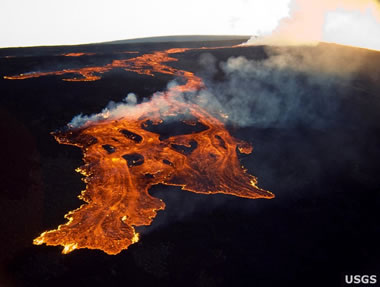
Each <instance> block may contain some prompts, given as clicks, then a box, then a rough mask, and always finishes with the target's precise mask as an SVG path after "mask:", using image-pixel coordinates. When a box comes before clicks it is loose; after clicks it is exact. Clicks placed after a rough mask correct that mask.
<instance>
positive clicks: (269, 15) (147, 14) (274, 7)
mask: <svg viewBox="0 0 380 287" xmlns="http://www.w3.org/2000/svg"><path fill="white" fill-rule="evenodd" d="M289 2H290V1H289V0H265V1H263V0H234V1H232V0H227V1H226V0H192V1H180V0H159V1H157V0H128V1H127V0H124V1H121V0H65V1H56V0H1V1H0V33H1V37H0V47H21V46H39V45H70V44H83V43H94V42H103V41H112V40H123V39H133V38H141V37H151V36H168V35H256V34H263V33H268V32H270V31H272V30H273V29H274V28H275V27H276V26H277V24H278V22H279V20H280V19H281V18H284V17H287V16H288V15H289V13H290V12H289V11H290V10H289Z"/></svg>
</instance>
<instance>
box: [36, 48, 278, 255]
mask: <svg viewBox="0 0 380 287" xmlns="http://www.w3.org/2000/svg"><path fill="white" fill-rule="evenodd" d="M186 50H187V49H169V50H166V51H161V52H154V53H152V54H145V55H142V56H140V57H136V58H133V59H128V60H115V61H113V63H112V65H110V66H107V68H103V70H102V69H100V67H97V69H98V70H97V71H98V72H99V71H102V72H104V71H106V70H107V69H111V68H112V67H123V68H125V69H126V70H128V71H134V72H137V73H139V74H145V75H153V73H164V74H170V75H177V76H179V77H182V78H184V79H186V83H185V84H184V85H179V86H175V87H172V88H170V89H168V90H167V91H166V92H164V93H156V94H155V95H154V96H153V98H152V99H151V100H150V101H149V102H144V103H141V104H138V105H133V106H132V105H129V106H128V105H127V106H125V107H124V109H125V112H124V113H122V115H121V116H115V115H113V116H110V115H108V114H102V115H101V116H102V120H96V121H88V122H87V123H85V124H84V125H82V126H81V127H80V128H73V127H70V126H69V127H68V128H67V129H66V130H65V131H60V132H55V133H53V135H54V136H55V138H56V140H57V141H58V142H59V143H61V144H68V145H74V146H78V147H80V148H81V149H82V151H83V155H84V156H83V161H84V165H83V166H82V167H80V168H78V169H77V171H78V172H80V173H81V174H82V175H84V176H85V179H84V181H85V183H86V190H84V191H82V193H81V195H80V196H79V197H80V199H82V200H83V201H85V202H86V203H85V204H83V205H82V206H81V207H79V208H78V209H76V210H74V211H70V212H69V213H68V214H66V215H65V218H67V219H68V222H67V223H65V224H63V225H60V226H59V227H58V228H57V229H55V230H51V231H47V232H44V233H42V234H41V235H40V236H39V237H38V238H36V239H35V240H34V244H37V245H40V244H43V243H45V244H46V245H61V246H63V247H64V249H63V253H65V254H66V253H69V252H71V251H73V250H75V249H77V248H89V249H100V250H103V251H104V252H106V253H107V254H118V253H119V252H121V251H122V250H123V249H126V248H128V246H129V245H131V244H133V243H135V242H137V241H138V239H139V236H138V233H136V232H135V229H134V227H135V226H142V225H149V224H151V222H152V220H153V218H154V217H155V216H156V213H157V211H158V210H162V209H164V208H165V204H164V202H163V201H162V200H160V199H158V198H154V197H152V196H151V195H150V194H149V193H148V190H149V188H150V187H152V186H153V185H157V184H160V183H161V184H165V185H174V186H180V187H181V188H182V189H183V190H187V191H191V192H195V193H204V194H215V193H224V194H231V195H235V196H239V197H245V198H268V199H269V198H273V197H274V195H273V194H272V193H270V192H268V191H266V190H263V189H260V188H259V187H257V185H256V184H257V180H256V178H255V177H254V176H252V175H250V174H248V173H246V170H245V169H244V168H243V167H242V166H241V165H240V163H239V160H238V156H237V150H239V151H240V152H241V153H246V154H249V153H251V151H252V147H251V146H250V145H249V144H247V143H245V142H243V141H239V140H237V139H235V138H233V137H232V136H231V135H230V134H229V132H228V131H227V129H226V128H225V126H224V124H223V123H222V122H221V121H220V120H219V119H217V118H216V117H215V116H213V115H211V114H210V113H209V112H207V111H206V110H204V109H203V108H201V107H199V106H198V105H196V104H194V103H192V102H190V101H189V102H184V101H180V100H179V97H178V94H179V93H181V92H191V91H194V90H199V89H201V88H203V82H202V80H201V79H200V78H198V77H196V76H195V75H194V74H193V73H192V72H188V71H184V70H178V69H175V68H173V67H169V66H167V65H165V64H164V63H166V62H169V61H176V60H177V59H175V58H172V57H170V56H169V55H171V54H175V53H180V52H183V51H186ZM78 72H79V71H78ZM80 73H81V74H82V75H83V76H84V77H85V78H87V77H91V76H92V77H93V76H94V75H93V74H91V72H88V73H87V72H83V69H82V70H81V72H80ZM173 123H174V127H177V129H176V132H172V134H170V135H163V134H162V133H161V132H160V128H161V131H162V129H164V130H166V131H167V130H168V129H172V127H173ZM165 124H167V126H166V127H165Z"/></svg>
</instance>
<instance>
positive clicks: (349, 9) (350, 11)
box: [247, 0, 380, 50]
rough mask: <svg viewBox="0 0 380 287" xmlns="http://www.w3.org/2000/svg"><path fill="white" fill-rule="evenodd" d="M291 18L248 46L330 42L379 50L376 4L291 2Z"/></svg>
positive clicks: (361, 0) (379, 7)
mask: <svg viewBox="0 0 380 287" xmlns="http://www.w3.org/2000/svg"><path fill="white" fill-rule="evenodd" d="M289 5H290V7H291V11H290V17H286V18H283V19H282V20H281V21H279V23H278V26H277V28H276V29H275V30H274V31H272V32H271V33H270V34H268V35H263V36H262V37H252V38H251V39H250V40H249V41H248V42H247V44H258V45H261V44H264V45H300V44H302V45H304V44H317V43H319V42H330V43H337V44H342V45H348V46H355V47H362V48H367V49H372V50H380V2H379V1H377V0H319V1H310V0H292V1H290V4H289Z"/></svg>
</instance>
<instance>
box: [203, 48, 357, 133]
mask: <svg viewBox="0 0 380 287" xmlns="http://www.w3.org/2000/svg"><path fill="white" fill-rule="evenodd" d="M266 53H267V55H268V57H267V58H266V59H262V60H249V59H247V58H245V57H243V56H240V57H231V58H229V59H228V60H227V61H226V62H221V63H220V64H219V69H220V70H221V71H222V72H223V74H224V79H223V80H222V81H216V80H214V78H213V77H212V76H210V75H212V74H213V71H215V70H216V67H217V66H218V64H217V60H216V59H215V58H213V56H212V55H211V54H208V55H207V56H205V55H203V56H202V57H201V58H200V62H201V65H203V66H204V67H207V69H206V72H205V74H204V75H205V77H204V80H205V83H206V87H207V89H206V90H203V91H201V92H200V93H199V95H198V98H197V101H198V104H199V105H201V106H203V107H204V108H206V109H207V110H209V111H214V112H219V111H222V112H223V113H225V114H227V115H228V118H229V123H230V124H232V125H234V126H239V127H246V126H254V127H257V128H268V127H276V128H280V127H294V126H296V125H300V124H302V125H307V126H309V127H311V128H324V127H327V126H331V125H332V124H333V123H334V122H335V121H336V118H337V115H338V110H339V108H340V106H339V103H340V101H341V100H342V99H343V97H345V96H346V94H347V93H346V92H347V89H348V88H350V87H351V84H350V82H351V80H352V79H353V78H355V77H356V76H357V74H358V71H359V70H360V67H361V66H362V60H363V57H362V56H361V55H360V53H358V54H357V55H355V56H353V54H352V50H351V49H349V48H344V47H339V48H338V47H337V46H329V45H320V46H318V47H300V48H297V47H292V48H285V47H277V48H276V47H266Z"/></svg>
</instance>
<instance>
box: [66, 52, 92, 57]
mask: <svg viewBox="0 0 380 287" xmlns="http://www.w3.org/2000/svg"><path fill="white" fill-rule="evenodd" d="M93 55H95V53H67V54H62V56H66V57H81V56H93Z"/></svg>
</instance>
